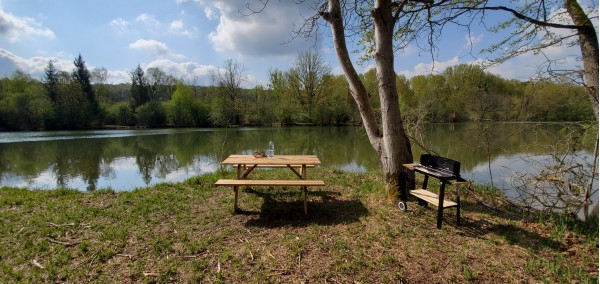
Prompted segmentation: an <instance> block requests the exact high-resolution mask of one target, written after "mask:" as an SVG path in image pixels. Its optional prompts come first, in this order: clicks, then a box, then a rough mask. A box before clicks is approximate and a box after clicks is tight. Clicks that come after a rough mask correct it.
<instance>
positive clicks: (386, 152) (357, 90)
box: [321, 0, 414, 200]
mask: <svg viewBox="0 0 600 284" xmlns="http://www.w3.org/2000/svg"><path fill="white" fill-rule="evenodd" d="M372 14H373V20H374V26H375V42H376V54H375V61H376V65H377V67H376V69H377V80H378V87H379V96H380V101H381V121H382V129H380V128H379V125H378V124H377V120H376V119H375V114H374V111H373V107H372V105H371V103H370V101H369V98H368V94H367V91H366V89H365V86H364V84H363V82H362V81H361V80H360V77H359V76H358V73H357V72H356V69H355V68H354V66H353V64H352V61H351V60H350V56H349V52H348V49H347V47H346V37H345V31H344V21H343V18H342V12H341V8H340V2H339V0H328V11H327V12H322V13H321V16H322V17H323V18H324V19H325V20H326V21H327V22H328V23H329V24H330V25H331V29H332V33H333V43H334V46H335V50H336V55H337V57H338V60H339V62H340V64H341V66H342V69H343V70H344V74H345V76H346V79H347V80H348V83H349V85H350V92H351V93H352V97H353V98H354V101H355V102H356V104H357V106H358V110H359V112H360V115H361V118H362V122H363V125H364V127H365V130H366V132H367V136H368V137H369V141H370V143H371V145H372V146H373V148H374V149H375V151H376V152H377V154H379V157H380V161H381V167H382V171H383V174H384V177H385V181H386V187H387V193H388V197H389V198H390V199H392V200H396V199H398V198H399V197H400V198H402V199H403V200H405V199H406V196H405V195H403V194H404V193H406V189H408V188H409V187H411V186H413V185H414V175H413V174H411V173H410V172H409V171H407V170H406V169H404V167H403V166H402V164H405V163H410V162H412V152H411V148H410V141H409V140H408V137H407V136H406V133H405V132H404V126H403V124H402V118H401V116H400V105H399V102H398V93H397V90H396V74H395V72H394V49H393V32H394V24H395V20H394V18H393V16H392V2H391V1H390V0H382V1H375V6H374V10H373V13H372ZM401 195H402V196H401Z"/></svg>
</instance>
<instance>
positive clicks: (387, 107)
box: [373, 0, 414, 200]
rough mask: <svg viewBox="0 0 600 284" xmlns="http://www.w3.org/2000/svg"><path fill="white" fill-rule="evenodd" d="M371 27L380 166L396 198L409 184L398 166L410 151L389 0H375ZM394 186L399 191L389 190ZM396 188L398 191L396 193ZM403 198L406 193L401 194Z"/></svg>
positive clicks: (409, 178) (409, 177) (409, 159)
mask: <svg viewBox="0 0 600 284" xmlns="http://www.w3.org/2000/svg"><path fill="white" fill-rule="evenodd" d="M373 20H374V21H373V23H374V27H375V64H376V70H377V81H378V83H379V86H378V87H379V100H380V102H381V121H382V124H383V125H382V126H383V139H382V140H383V147H382V150H383V151H382V153H381V155H380V156H381V165H382V168H383V171H384V174H385V177H386V184H387V187H388V195H389V196H390V197H391V198H398V197H399V196H398V195H397V194H398V193H404V192H405V191H406V189H407V188H408V186H409V185H412V184H413V183H414V181H412V179H413V178H412V175H410V174H409V172H407V171H406V170H405V168H404V167H403V166H402V164H407V163H411V162H412V151H411V147H410V141H409V140H408V136H407V135H406V133H405V132H404V126H403V123H402V117H401V116H400V104H399V101H398V90H397V89H396V72H395V71H394V46H393V44H394V43H393V37H394V25H395V19H394V17H393V15H392V1H391V0H376V1H375V6H374V9H373ZM394 187H396V188H398V189H399V190H393V188H394ZM398 191H399V192H398ZM402 199H404V200H405V199H406V196H402Z"/></svg>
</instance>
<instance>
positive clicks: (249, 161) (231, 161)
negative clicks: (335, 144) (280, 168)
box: [221, 155, 321, 165]
mask: <svg viewBox="0 0 600 284" xmlns="http://www.w3.org/2000/svg"><path fill="white" fill-rule="evenodd" d="M221 163H222V164H224V165H320V164H321V161H320V160H319V158H318V157H317V156H315V155H275V156H274V157H273V158H256V157H254V155H230V156H229V157H227V159H225V160H224V161H223V162H221Z"/></svg>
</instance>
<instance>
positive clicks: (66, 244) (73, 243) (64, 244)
mask: <svg viewBox="0 0 600 284" xmlns="http://www.w3.org/2000/svg"><path fill="white" fill-rule="evenodd" d="M49 241H50V242H51V243H55V244H59V245H63V246H67V247H70V246H73V245H76V244H78V243H79V242H72V243H69V242H61V241H57V240H53V239H49Z"/></svg>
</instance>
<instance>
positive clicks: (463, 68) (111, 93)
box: [0, 52, 594, 131]
mask: <svg viewBox="0 0 600 284" xmlns="http://www.w3.org/2000/svg"><path fill="white" fill-rule="evenodd" d="M73 64H74V68H73V71H72V72H71V73H69V72H66V71H60V70H57V69H56V67H55V66H54V64H53V63H52V61H50V62H48V65H47V66H46V67H45V73H44V76H43V78H41V79H36V78H33V77H32V76H31V75H29V74H26V73H24V72H21V71H16V72H15V73H13V74H12V75H10V76H5V77H3V78H0V130H2V131H22V130H26V131H32V130H75V129H101V128H121V127H127V128H129V127H131V128H133V127H137V128H159V127H224V126H265V125H274V124H280V125H356V124H360V122H361V119H360V114H359V111H358V110H357V108H356V106H355V103H354V101H353V99H352V97H351V94H350V92H349V88H348V84H347V82H346V80H345V78H344V76H343V75H335V74H333V73H332V71H331V67H329V66H328V65H327V64H326V63H325V62H324V60H323V59H322V58H321V57H320V55H319V54H318V53H315V52H306V53H300V54H299V55H298V57H297V59H296V62H295V64H294V65H293V67H291V68H290V69H289V70H277V69H272V70H270V71H269V74H268V75H269V82H268V84H267V86H262V85H257V86H254V87H248V85H249V82H248V75H247V74H245V69H244V66H243V65H242V64H241V63H239V62H237V61H235V60H227V61H226V62H224V65H223V67H222V68H220V69H218V71H215V72H213V73H211V76H210V77H211V84H210V85H209V86H197V85H193V84H186V83H185V82H184V81H182V80H178V79H177V78H175V77H173V76H171V75H169V74H167V73H166V72H164V71H162V70H160V69H158V68H148V69H146V70H143V69H142V68H141V67H140V66H139V65H138V66H137V68H135V69H134V70H133V71H131V73H130V77H131V83H130V84H117V85H115V84H108V83H106V81H107V78H108V72H107V70H106V69H104V68H96V69H93V70H91V71H90V70H89V69H88V68H87V66H86V64H85V61H84V60H83V58H82V56H81V55H79V56H78V57H77V58H75V60H74V62H73ZM360 76H361V79H362V80H363V82H364V84H365V87H366V88H367V91H368V93H369V95H370V96H369V98H370V100H371V103H372V104H373V106H374V108H375V109H376V111H377V110H378V109H379V102H378V101H379V96H378V87H377V74H376V71H375V69H370V70H368V71H367V72H365V73H364V74H361V75H360ZM396 83H397V89H398V94H399V97H400V103H399V106H398V107H399V108H400V109H401V113H402V115H403V119H404V120H405V121H407V122H409V123H411V122H420V123H421V122H461V121H483V120H491V121H592V120H594V113H593V110H592V108H591V106H590V103H589V101H588V100H587V99H586V95H585V90H584V89H583V87H581V86H578V85H574V84H572V83H570V82H568V81H565V82H560V81H559V82H557V81H547V80H530V81H517V80H507V79H503V78H502V77H500V76H498V75H495V74H491V73H489V72H487V71H485V70H484V69H482V68H481V67H479V66H477V65H467V64H461V65H456V66H452V67H448V68H447V69H446V70H445V71H444V72H443V73H442V74H435V75H419V76H415V77H412V78H406V77H405V76H402V75H398V76H396ZM377 117H380V116H379V115H377Z"/></svg>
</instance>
